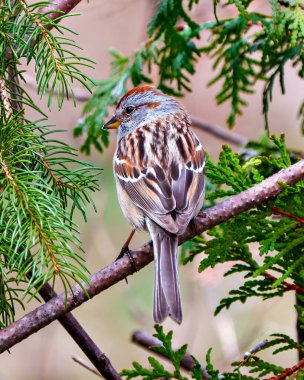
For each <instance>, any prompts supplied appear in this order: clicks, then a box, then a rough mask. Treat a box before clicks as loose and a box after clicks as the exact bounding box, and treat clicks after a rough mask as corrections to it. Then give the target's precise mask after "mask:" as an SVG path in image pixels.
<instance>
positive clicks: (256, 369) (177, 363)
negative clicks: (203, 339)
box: [121, 325, 304, 380]
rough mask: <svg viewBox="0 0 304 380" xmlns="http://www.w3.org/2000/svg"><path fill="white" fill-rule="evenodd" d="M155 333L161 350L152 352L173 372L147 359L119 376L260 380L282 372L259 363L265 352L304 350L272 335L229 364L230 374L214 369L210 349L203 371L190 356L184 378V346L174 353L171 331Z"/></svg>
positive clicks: (148, 379) (300, 374)
mask: <svg viewBox="0 0 304 380" xmlns="http://www.w3.org/2000/svg"><path fill="white" fill-rule="evenodd" d="M154 328H155V331H156V333H155V334H154V336H155V337H156V338H157V339H158V340H159V341H160V342H161V343H162V346H160V347H159V346H157V347H153V351H155V352H158V353H160V354H161V355H162V356H165V357H166V358H167V360H166V362H169V363H170V364H171V366H169V367H173V369H171V370H167V369H166V368H165V366H164V364H162V363H161V362H160V361H159V360H158V359H157V358H155V357H154V356H149V357H148V362H149V367H148V368H147V367H145V366H144V365H142V364H140V363H138V362H133V369H130V370H127V369H125V370H123V371H122V372H121V376H123V377H125V378H126V379H127V380H130V379H134V378H140V379H144V380H153V379H159V378H162V379H177V380H188V379H196V380H203V379H205V378H206V371H207V373H208V378H209V379H211V380H218V379H227V380H228V379H233V380H254V379H261V378H262V377H263V376H267V375H268V376H269V375H270V376H271V375H272V376H277V375H279V374H282V373H283V372H284V368H283V367H280V366H278V365H275V364H271V363H268V362H266V361H264V360H263V359H261V358H260V357H259V356H260V353H261V352H262V351H265V350H269V349H272V350H273V351H272V353H273V355H276V354H278V353H281V352H283V351H286V350H297V351H303V349H304V347H303V346H302V345H300V344H298V343H297V342H295V341H294V340H292V339H290V338H289V337H288V336H287V335H284V334H274V335H272V336H271V337H270V339H269V340H265V341H264V342H262V343H261V344H259V345H257V346H256V347H255V348H254V349H252V350H251V351H250V352H249V353H246V355H244V358H243V359H242V360H239V361H236V362H234V363H232V364H231V370H230V371H227V372H224V373H220V371H219V370H218V369H216V368H215V367H214V365H213V364H212V361H211V349H210V350H208V352H207V354H206V367H203V366H202V364H201V363H200V362H199V361H198V360H197V359H196V358H195V357H194V356H192V359H193V363H194V368H193V370H192V371H191V372H190V373H189V374H188V375H187V376H186V375H184V373H185V371H181V369H182V365H181V361H182V359H183V358H184V356H185V353H186V351H187V345H183V346H182V347H180V348H179V349H177V350H174V349H173V348H172V336H173V334H172V331H170V332H169V333H167V334H166V333H165V332H164V331H163V328H162V326H159V325H155V326H154ZM303 375H304V373H303V371H301V370H300V371H298V372H297V379H302V378H303Z"/></svg>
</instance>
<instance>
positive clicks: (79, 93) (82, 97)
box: [23, 74, 92, 102]
mask: <svg viewBox="0 0 304 380" xmlns="http://www.w3.org/2000/svg"><path fill="white" fill-rule="evenodd" d="M23 78H24V80H25V82H26V84H27V86H29V87H30V88H33V89H37V88H38V85H37V82H36V79H35V78H33V77H32V76H30V75H28V74H23ZM49 91H50V90H49V89H48V88H47V89H46V92H49ZM54 95H56V89H54ZM68 95H69V99H72V98H73V96H74V98H75V99H76V100H78V101H80V102H86V101H88V100H89V99H90V98H91V96H92V94H91V93H90V92H89V91H88V90H87V89H85V88H80V87H76V88H74V89H73V94H72V91H71V90H70V89H68Z"/></svg>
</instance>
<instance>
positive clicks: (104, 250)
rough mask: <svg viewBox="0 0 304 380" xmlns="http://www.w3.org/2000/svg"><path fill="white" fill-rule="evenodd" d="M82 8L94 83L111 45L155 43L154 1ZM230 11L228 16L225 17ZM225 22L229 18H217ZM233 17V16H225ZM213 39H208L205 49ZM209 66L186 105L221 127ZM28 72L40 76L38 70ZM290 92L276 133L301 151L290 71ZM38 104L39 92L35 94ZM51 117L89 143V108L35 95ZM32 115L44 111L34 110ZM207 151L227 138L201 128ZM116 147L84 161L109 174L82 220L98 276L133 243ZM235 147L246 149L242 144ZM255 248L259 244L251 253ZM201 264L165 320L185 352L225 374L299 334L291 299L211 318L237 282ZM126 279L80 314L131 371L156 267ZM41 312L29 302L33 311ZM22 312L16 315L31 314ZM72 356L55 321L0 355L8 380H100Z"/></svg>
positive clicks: (257, 129)
mask: <svg viewBox="0 0 304 380" xmlns="http://www.w3.org/2000/svg"><path fill="white" fill-rule="evenodd" d="M254 4H255V8H256V10H257V11H261V12H264V11H265V7H266V5H265V2H264V1H256V2H255V3H254ZM212 7H213V2H212V1H211V0H209V1H204V2H201V4H199V5H198V6H196V7H195V9H194V13H193V17H194V19H195V20H196V21H197V22H203V21H208V20H213V13H212ZM75 12H77V13H80V14H81V15H80V16H78V17H73V18H68V19H66V20H65V21H64V22H65V25H66V26H67V27H69V28H71V29H73V30H75V31H76V32H77V33H78V36H76V37H75V39H76V43H77V44H78V45H80V46H81V47H82V48H83V55H84V56H86V57H88V58H91V59H93V60H94V61H95V62H96V66H95V70H88V71H87V73H88V74H90V75H91V76H92V77H93V78H96V79H104V78H106V77H107V75H108V74H109V71H110V68H109V62H110V55H109V54H108V52H107V51H108V48H109V47H115V48H116V49H118V50H119V51H121V52H122V53H123V54H131V53H132V51H133V50H134V49H136V48H137V47H138V46H139V45H140V44H141V43H142V42H144V41H145V40H146V39H147V35H146V26H147V24H148V22H149V20H150V18H151V15H152V13H153V2H151V1H148V0H112V1H106V0H97V1H91V2H89V3H88V2H85V1H83V2H81V3H80V4H79V5H78V6H77V7H76V8H75ZM226 12H227V11H226ZM219 15H220V16H221V12H219ZM226 16H227V14H226ZM204 38H206V36H205V35H204V34H202V43H203V42H204ZM211 66H212V65H211V62H210V61H209V60H207V59H205V58H202V59H201V60H200V62H199V63H198V65H197V72H196V75H195V76H194V77H193V79H192V83H191V87H192V90H193V91H192V93H191V94H186V96H185V97H184V98H183V99H182V102H183V103H184V104H185V106H186V107H187V108H188V110H189V112H190V114H191V115H193V116H196V117H199V118H202V119H204V120H208V121H209V122H211V123H215V124H218V125H220V126H222V127H223V128H226V126H225V120H226V118H227V116H228V112H229V106H228V105H224V106H217V105H216V103H215V95H216V93H217V91H218V89H219V87H218V86H213V87H211V88H208V87H207V83H208V82H209V80H210V79H211V78H212V77H213V74H212V70H211ZM28 74H29V75H31V76H33V77H34V72H33V69H32V68H31V67H29V69H28ZM285 80H286V93H287V95H285V96H283V95H282V94H281V92H280V89H279V86H278V84H276V87H275V91H274V94H273V102H272V104H271V107H270V114H269V116H270V129H271V132H272V133H276V134H279V133H281V132H286V137H287V144H288V146H289V147H290V148H298V149H301V148H302V147H303V138H302V136H301V134H300V127H299V124H300V123H299V120H297V118H296V117H297V113H298V109H299V106H300V102H301V98H300V94H303V92H304V87H303V83H300V82H299V80H298V77H297V76H296V73H295V72H294V69H293V68H292V67H290V68H289V69H288V71H287V72H286V78H285ZM27 90H28V92H29V93H30V95H31V96H32V97H33V98H35V99H36V98H37V97H35V89H34V88H32V87H28V88H27ZM261 93H262V86H258V87H257V88H256V93H255V94H254V95H251V96H248V102H249V106H248V107H247V108H246V109H245V112H244V115H243V116H242V117H239V118H238V119H237V126H236V127H235V129H234V131H235V132H237V133H239V134H240V135H242V136H245V137H247V138H249V139H258V138H259V137H260V136H261V134H262V133H263V129H264V119H263V116H262V101H261ZM36 101H37V103H39V107H41V108H42V109H43V110H45V112H46V113H47V114H48V115H49V122H48V123H49V124H51V125H54V128H56V129H65V130H66V132H65V133H64V134H60V135H58V136H57V137H59V138H60V139H64V140H65V141H66V142H67V143H68V144H70V145H72V146H74V147H76V148H78V147H80V146H81V143H82V141H81V139H74V138H73V135H72V130H73V127H74V126H75V124H76V122H77V120H78V119H79V118H80V117H81V113H82V108H83V103H80V102H78V104H77V106H76V107H74V105H73V104H72V102H68V101H67V102H65V103H64V105H63V107H62V110H61V111H60V112H59V111H58V110H57V109H56V106H55V102H54V106H53V109H52V110H51V111H49V110H48V109H47V107H46V104H45V99H39V98H37V99H36ZM28 118H29V119H33V120H34V119H35V118H36V115H33V114H30V113H29V114H28ZM197 134H198V136H199V137H200V140H201V142H202V143H203V146H204V147H205V149H206V150H207V151H208V153H209V154H210V155H211V157H212V158H213V159H217V156H218V154H219V152H220V149H221V145H222V142H221V141H219V140H217V139H215V138H214V137H213V136H211V135H209V134H206V133H203V132H201V131H197ZM110 139H111V142H110V146H109V148H108V149H107V150H106V151H105V153H104V154H102V155H100V154H98V153H96V152H94V151H93V152H92V154H91V155H90V156H89V157H82V158H83V159H85V160H88V161H90V162H92V163H94V164H96V165H97V166H99V167H102V168H103V171H102V173H101V175H100V177H99V179H100V187H101V189H100V191H99V192H98V193H95V194H94V195H93V199H94V202H95V204H96V206H97V209H98V212H97V213H95V212H94V211H93V210H92V209H89V210H88V222H87V223H84V221H83V220H82V219H80V217H79V220H78V222H79V226H80V227H79V228H80V231H81V238H82V241H83V247H84V251H85V259H86V263H87V266H88V268H89V269H90V271H91V272H92V273H93V272H96V271H98V270H99V269H100V268H102V267H104V266H105V265H107V264H109V263H111V262H112V261H113V260H114V259H115V258H116V256H117V255H118V253H119V252H120V249H121V246H122V244H123V243H124V241H125V240H126V238H127V236H128V234H129V232H130V226H128V225H127V223H126V221H125V219H124V217H123V216H122V213H121V211H120V208H119V206H118V202H117V197H116V190H115V184H114V178H113V173H112V155H113V152H114V149H115V142H116V136H115V134H112V135H111V137H110ZM234 149H235V150H236V151H237V149H238V147H234ZM148 239H149V236H148V235H147V234H145V233H137V234H136V236H135V238H134V240H133V241H132V245H131V247H137V246H140V245H141V244H142V243H144V242H145V241H147V240H148ZM253 249H257V247H253ZM197 267H198V261H197V262H194V263H190V264H189V265H187V266H186V267H181V268H180V277H181V288H182V301H183V309H184V322H183V323H182V325H181V326H177V325H175V324H174V323H173V322H171V321H166V322H165V324H164V328H165V331H168V330H169V329H172V330H173V331H174V343H175V344H176V345H177V346H179V345H182V344H184V343H188V344H189V347H188V348H189V352H191V353H192V354H194V355H195V356H196V357H197V358H198V359H200V360H202V361H203V362H204V358H205V355H206V352H207V350H208V348H209V347H213V351H212V357H213V361H214V363H216V365H217V366H218V368H219V369H220V370H225V368H227V366H228V364H229V363H230V362H231V361H233V360H237V359H240V358H241V357H242V356H243V354H244V352H246V351H247V350H249V349H250V348H251V347H253V346H254V345H255V344H256V343H257V342H259V341H261V340H263V339H265V338H267V337H268V336H269V334H271V333H274V332H276V331H278V330H280V332H282V333H286V334H289V335H290V336H292V337H295V328H294V327H295V313H290V310H292V308H291V305H292V303H293V297H292V295H291V294H290V295H288V293H287V294H286V296H285V297H284V298H282V299H280V300H275V302H274V301H267V302H261V301H260V300H251V301H250V302H247V303H246V305H245V306H244V305H241V304H235V305H233V306H232V307H231V309H230V310H228V311H223V312H221V314H220V315H219V316H217V317H214V316H213V312H214V309H215V307H216V306H217V305H218V303H219V301H220V299H221V298H222V297H223V296H225V295H226V294H227V293H228V291H229V289H232V288H233V287H234V286H235V281H239V282H241V279H240V278H239V279H238V278H236V277H231V278H228V279H223V276H222V274H223V273H224V271H225V269H227V268H224V267H218V268H215V269H214V270H208V271H205V272H204V273H202V274H198V272H197ZM128 281H129V284H128V285H127V284H126V283H125V282H124V281H122V282H120V283H119V284H117V285H115V286H113V287H111V288H110V289H109V290H107V291H105V292H103V293H101V294H100V295H98V296H97V297H95V298H94V299H92V300H90V301H89V302H87V303H85V304H83V305H82V306H81V307H79V308H78V309H77V310H75V311H74V312H73V314H74V315H75V316H76V317H77V318H78V320H79V321H80V323H81V324H82V325H83V327H84V328H85V329H86V330H87V331H88V333H89V334H90V335H91V337H92V338H93V340H94V341H95V342H96V343H97V345H98V346H99V347H100V349H101V350H102V351H103V352H105V353H106V355H108V356H109V358H110V359H111V361H112V363H113V365H114V367H115V368H116V369H118V370H121V369H123V368H130V367H131V363H132V361H134V360H136V361H141V362H142V361H145V358H146V357H147V353H146V352H145V351H144V350H143V349H141V348H139V347H136V346H135V345H134V344H133V343H131V342H130V337H131V333H132V332H133V331H134V330H135V329H144V330H147V331H149V332H150V333H153V320H152V286H153V266H152V265H149V266H148V267H147V268H145V269H143V270H141V271H140V272H139V273H136V274H135V275H133V276H131V277H129V278H128ZM36 306H38V303H35V302H31V303H30V304H29V305H28V308H27V310H26V311H27V312H28V311H30V310H32V309H33V308H35V307H36ZM23 313H24V312H23V311H21V310H20V312H18V317H20V316H21V315H23ZM72 355H77V356H80V357H82V358H84V359H86V358H85V356H84V355H83V354H82V352H81V351H80V350H79V348H78V347H77V345H76V344H75V343H74V341H73V340H72V339H71V338H70V337H69V336H68V335H67V333H66V332H65V331H64V330H63V328H62V327H61V326H60V325H59V323H57V322H53V323H52V324H51V325H49V326H48V327H46V328H44V329H43V330H41V331H39V332H38V333H36V334H35V335H33V336H31V337H30V338H28V339H27V340H25V341H23V342H21V343H20V344H18V345H17V346H15V347H13V348H12V349H11V351H10V353H8V352H7V353H5V354H2V355H1V357H0V379H6V380H19V379H20V380H21V379H22V380H26V379H31V380H36V379H37V380H38V379H39V380H48V379H57V380H61V379H65V380H69V379H73V380H78V379H88V380H90V379H94V378H96V376H95V375H94V374H91V373H90V372H88V371H87V370H85V369H83V368H82V367H80V366H79V365H78V364H76V363H74V362H73V361H72ZM293 355H295V354H288V353H284V355H281V356H277V358H276V360H277V361H278V362H280V364H281V365H286V366H288V365H291V364H292V362H293V361H294V360H295V356H293Z"/></svg>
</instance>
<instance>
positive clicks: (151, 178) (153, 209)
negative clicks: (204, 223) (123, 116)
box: [114, 125, 205, 234]
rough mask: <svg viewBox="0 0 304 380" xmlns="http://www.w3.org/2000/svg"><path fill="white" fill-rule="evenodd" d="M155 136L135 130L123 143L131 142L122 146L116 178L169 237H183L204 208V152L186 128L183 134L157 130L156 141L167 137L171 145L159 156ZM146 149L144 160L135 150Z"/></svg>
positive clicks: (161, 149)
mask: <svg viewBox="0 0 304 380" xmlns="http://www.w3.org/2000/svg"><path fill="white" fill-rule="evenodd" d="M149 133H150V134H151V136H149ZM153 133H154V132H153V130H151V129H148V130H146V133H145V134H144V135H143V133H142V131H141V133H140V134H139V133H138V131H136V130H135V131H134V132H132V133H130V134H129V135H128V136H125V137H124V138H123V139H126V140H129V141H120V142H119V146H118V149H117V152H116V159H115V161H114V171H115V175H116V177H117V178H118V180H119V182H120V184H121V186H122V187H123V189H124V190H125V191H126V192H127V194H128V195H129V196H130V198H131V199H132V201H133V202H134V203H135V205H137V206H138V207H139V208H141V209H142V210H143V211H144V213H145V214H146V215H147V216H148V217H149V218H151V219H152V220H153V221H154V222H155V223H156V224H158V225H159V226H160V227H162V228H163V229H165V230H166V231H168V232H170V233H173V234H180V233H182V232H183V231H184V230H185V229H186V227H187V225H188V224H189V222H190V220H191V219H192V218H193V217H194V216H195V214H196V213H197V212H198V211H199V208H200V207H201V204H202V199H203V193H204V165H205V155H204V151H203V149H202V147H201V145H200V143H199V141H198V139H197V137H196V136H195V135H194V133H193V132H192V131H191V130H190V129H189V128H188V127H187V126H186V127H185V125H184V129H183V130H182V133H181V130H180V128H179V130H178V131H175V130H174V128H171V131H170V129H168V128H167V129H162V130H157V139H158V140H161V138H162V134H163V135H165V134H166V135H165V136H164V137H163V139H164V140H166V141H168V144H166V145H165V144H158V146H159V151H157V150H156V149H155V139H154V138H153ZM143 136H145V141H144V142H143V141H142V139H143ZM123 139H121V140H123ZM138 139H141V141H136V140H138ZM131 140H132V141H131ZM149 141H150V142H151V144H150V142H149ZM149 144H150V145H149ZM170 144H171V145H170ZM143 145H145V148H146V149H145V150H144V151H143V152H142V154H141V157H140V159H139V156H140V154H137V153H136V147H142V146H143ZM168 147H170V149H168ZM131 150H133V151H131ZM147 155H148V157H147Z"/></svg>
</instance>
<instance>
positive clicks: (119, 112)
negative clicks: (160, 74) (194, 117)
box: [103, 85, 186, 139]
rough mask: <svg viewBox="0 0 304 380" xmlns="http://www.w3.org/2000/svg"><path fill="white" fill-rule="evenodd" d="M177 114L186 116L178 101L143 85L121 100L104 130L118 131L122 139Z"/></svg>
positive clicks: (129, 92)
mask: <svg viewBox="0 0 304 380" xmlns="http://www.w3.org/2000/svg"><path fill="white" fill-rule="evenodd" d="M176 114H183V115H184V114H186V110H185V109H184V107H183V106H182V105H181V104H180V103H179V102H178V101H177V100H175V99H174V98H172V97H170V96H168V95H165V94H164V93H163V92H161V91H160V90H158V89H157V88H155V87H153V86H149V85H143V86H139V87H135V88H133V89H132V90H130V91H128V92H127V93H126V94H125V95H124V96H123V97H122V98H121V99H120V101H119V103H118V105H117V107H116V110H115V113H114V116H113V117H112V118H111V119H110V120H109V121H108V122H107V123H106V124H105V125H104V126H103V128H104V129H117V130H118V139H120V138H121V137H123V136H125V135H126V134H128V133H130V132H132V131H134V130H135V129H137V128H140V127H141V126H143V125H145V124H150V123H151V122H154V121H156V120H161V119H163V118H165V117H167V116H168V115H176Z"/></svg>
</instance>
